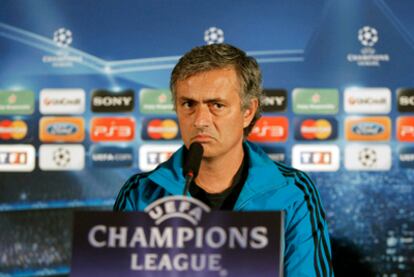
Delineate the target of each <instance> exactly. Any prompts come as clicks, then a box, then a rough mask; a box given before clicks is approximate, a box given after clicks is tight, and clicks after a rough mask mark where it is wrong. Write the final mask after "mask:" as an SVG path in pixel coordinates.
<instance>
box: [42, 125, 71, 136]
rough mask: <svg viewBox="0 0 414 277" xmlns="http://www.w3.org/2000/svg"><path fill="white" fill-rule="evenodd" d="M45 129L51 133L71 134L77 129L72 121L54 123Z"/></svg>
mask: <svg viewBox="0 0 414 277" xmlns="http://www.w3.org/2000/svg"><path fill="white" fill-rule="evenodd" d="M46 130H47V132H48V133H49V134H51V135H61V136H62V135H73V134H76V132H77V131H78V127H77V126H76V125H75V124H73V123H54V124H52V125H49V126H48V127H47V129H46Z"/></svg>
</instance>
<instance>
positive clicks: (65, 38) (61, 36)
mask: <svg viewBox="0 0 414 277" xmlns="http://www.w3.org/2000/svg"><path fill="white" fill-rule="evenodd" d="M53 41H54V42H55V43H56V44H57V45H58V46H59V47H68V46H69V45H70V44H71V43H72V41H73V38H72V32H71V31H70V30H68V29H65V28H60V29H58V30H56V31H55V32H54V33H53Z"/></svg>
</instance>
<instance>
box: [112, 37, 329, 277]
mask: <svg viewBox="0 0 414 277" xmlns="http://www.w3.org/2000/svg"><path fill="white" fill-rule="evenodd" d="M170 88H171V91H172V96H173V101H174V105H175V109H176V113H177V117H178V122H179V125H180V130H181V135H182V138H183V141H184V145H185V147H182V148H181V149H179V150H178V151H177V152H176V153H175V154H174V155H173V156H172V157H171V158H170V159H169V160H168V161H167V162H165V163H163V164H161V165H159V166H158V167H157V169H155V170H153V171H151V172H147V173H141V174H136V175H134V176H132V177H131V178H130V179H129V180H128V181H127V182H126V184H125V185H124V187H123V188H122V189H121V191H120V193H119V195H118V198H117V200H116V203H115V206H114V210H117V211H134V210H143V209H145V207H146V206H147V205H149V204H150V203H152V202H153V201H155V200H157V199H159V198H161V197H164V196H168V195H175V194H178V195H179V194H181V193H182V191H183V186H184V176H183V173H182V168H183V161H184V160H185V156H186V155H187V152H188V151H187V149H188V148H189V146H190V144H191V143H193V142H199V143H201V144H202V146H203V149H204V154H203V157H202V161H201V166H200V171H199V175H198V176H197V177H196V179H195V181H193V183H192V184H191V185H190V190H189V192H190V194H191V196H193V197H195V198H198V199H199V200H201V201H203V202H204V203H206V204H207V205H209V206H210V207H211V208H212V209H221V210H236V211H258V210H261V211H264V210H267V211H269V210H284V211H285V262H284V271H285V275H286V276H332V275H333V272H332V266H331V250H330V243H329V237H328V231H327V225H326V221H325V212H324V210H323V208H322V205H321V202H320V198H319V194H318V192H317V189H316V187H315V185H314V184H313V183H312V181H311V180H310V179H309V177H308V176H307V175H306V174H305V173H303V172H301V171H299V170H296V169H293V168H290V167H287V166H285V165H282V164H280V163H275V162H273V161H272V160H270V159H269V158H268V157H267V155H266V154H265V153H264V152H263V151H262V150H261V149H260V148H259V147H257V146H255V145H254V144H252V143H250V142H247V141H246V140H245V138H246V137H247V135H248V134H249V133H250V131H251V130H252V128H253V126H254V124H255V122H256V121H257V119H258V118H259V117H260V96H261V93H262V89H261V73H260V69H259V66H258V64H257V62H256V61H255V60H254V59H253V58H252V57H248V56H247V55H246V54H245V53H244V52H243V51H241V50H240V49H237V48H235V47H233V46H231V45H227V44H213V45H208V46H202V47H196V48H194V49H192V50H191V51H190V52H188V53H187V54H185V55H184V56H183V57H182V58H181V59H180V60H179V62H178V64H177V65H176V66H175V68H174V70H173V72H172V75H171V81H170Z"/></svg>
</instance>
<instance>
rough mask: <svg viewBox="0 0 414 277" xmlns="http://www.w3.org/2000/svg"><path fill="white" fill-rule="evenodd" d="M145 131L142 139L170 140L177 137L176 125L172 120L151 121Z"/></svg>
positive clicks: (177, 129)
mask: <svg viewBox="0 0 414 277" xmlns="http://www.w3.org/2000/svg"><path fill="white" fill-rule="evenodd" d="M145 129H146V134H144V135H143V137H144V139H145V138H148V139H153V140H163V139H164V140H172V139H176V138H177V137H178V135H179V128H178V123H177V121H176V120H174V119H151V120H149V121H148V122H147V124H146V128H145Z"/></svg>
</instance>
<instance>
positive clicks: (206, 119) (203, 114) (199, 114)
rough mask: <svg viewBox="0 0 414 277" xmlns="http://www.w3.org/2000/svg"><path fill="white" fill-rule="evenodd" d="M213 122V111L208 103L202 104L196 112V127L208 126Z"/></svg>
mask: <svg viewBox="0 0 414 277" xmlns="http://www.w3.org/2000/svg"><path fill="white" fill-rule="evenodd" d="M210 123H211V113H210V109H209V107H208V105H200V106H199V107H198V108H197V110H196V113H195V118H194V127H196V128H206V127H208V126H209V125H210Z"/></svg>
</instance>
